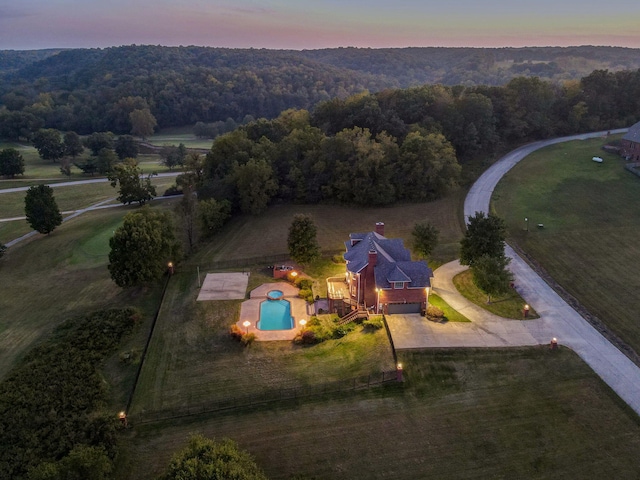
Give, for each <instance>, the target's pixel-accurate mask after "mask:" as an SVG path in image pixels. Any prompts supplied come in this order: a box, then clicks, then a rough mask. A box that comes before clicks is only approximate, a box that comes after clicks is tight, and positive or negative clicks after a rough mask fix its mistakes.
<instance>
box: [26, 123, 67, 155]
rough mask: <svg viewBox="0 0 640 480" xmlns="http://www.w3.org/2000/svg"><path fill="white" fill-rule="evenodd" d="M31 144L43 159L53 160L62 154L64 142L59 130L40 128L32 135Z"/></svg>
mask: <svg viewBox="0 0 640 480" xmlns="http://www.w3.org/2000/svg"><path fill="white" fill-rule="evenodd" d="M33 146H34V147H36V150H38V154H39V155H40V157H41V158H43V159H44V160H53V161H54V162H55V161H56V160H58V159H59V158H61V157H62V156H63V155H64V144H63V143H62V140H61V139H60V132H59V131H58V130H55V129H53V128H45V129H40V130H38V131H37V132H36V134H35V135H34V136H33Z"/></svg>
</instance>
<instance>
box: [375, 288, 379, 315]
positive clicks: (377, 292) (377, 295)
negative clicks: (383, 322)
mask: <svg viewBox="0 0 640 480" xmlns="http://www.w3.org/2000/svg"><path fill="white" fill-rule="evenodd" d="M378 313H380V289H379V288H376V314H378Z"/></svg>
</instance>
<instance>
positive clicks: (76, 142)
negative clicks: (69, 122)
mask: <svg viewBox="0 0 640 480" xmlns="http://www.w3.org/2000/svg"><path fill="white" fill-rule="evenodd" d="M62 143H63V145H64V154H65V155H66V156H68V157H71V158H73V159H75V158H76V157H77V156H78V155H80V154H81V153H82V152H83V151H84V147H83V146H82V141H81V140H80V135H78V134H77V133H76V132H67V133H65V134H64V140H63V141H62Z"/></svg>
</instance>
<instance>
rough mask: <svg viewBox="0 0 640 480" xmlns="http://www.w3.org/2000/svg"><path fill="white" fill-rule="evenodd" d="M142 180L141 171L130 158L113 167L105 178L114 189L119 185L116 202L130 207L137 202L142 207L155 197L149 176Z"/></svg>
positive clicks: (154, 188)
mask: <svg viewBox="0 0 640 480" xmlns="http://www.w3.org/2000/svg"><path fill="white" fill-rule="evenodd" d="M152 175H154V174H150V175H148V176H147V177H146V178H144V179H143V178H142V170H141V169H140V168H139V167H138V165H137V163H136V161H135V160H134V159H132V158H129V159H127V161H125V162H123V163H119V164H117V165H115V166H114V167H113V169H112V170H111V172H110V173H109V175H108V176H107V178H108V179H109V181H110V182H111V186H112V187H113V188H115V187H116V186H118V185H120V190H119V191H118V201H119V202H122V203H124V204H127V205H130V204H131V203H132V202H138V203H139V204H140V205H144V204H145V203H146V202H147V201H148V200H151V199H152V198H153V197H155V196H156V187H154V186H153V185H152V184H151V176H152Z"/></svg>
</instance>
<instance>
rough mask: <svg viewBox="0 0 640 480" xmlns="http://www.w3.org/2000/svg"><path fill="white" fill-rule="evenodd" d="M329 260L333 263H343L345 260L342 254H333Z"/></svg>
mask: <svg viewBox="0 0 640 480" xmlns="http://www.w3.org/2000/svg"><path fill="white" fill-rule="evenodd" d="M331 261H332V262H333V263H345V260H344V257H343V256H342V254H338V255H334V256H333V257H331Z"/></svg>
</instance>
